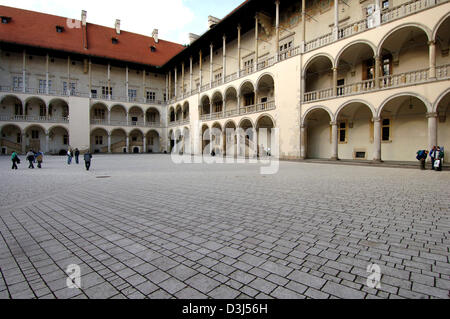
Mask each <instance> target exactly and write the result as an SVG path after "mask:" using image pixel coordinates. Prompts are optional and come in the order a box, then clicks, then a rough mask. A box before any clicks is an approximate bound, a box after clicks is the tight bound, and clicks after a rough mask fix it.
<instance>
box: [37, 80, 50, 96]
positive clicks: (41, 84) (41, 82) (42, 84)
mask: <svg viewBox="0 0 450 319" xmlns="http://www.w3.org/2000/svg"><path fill="white" fill-rule="evenodd" d="M46 84H47V80H39V93H40V94H45V93H47V88H46ZM51 88H52V80H48V89H49V90H50V89H51Z"/></svg>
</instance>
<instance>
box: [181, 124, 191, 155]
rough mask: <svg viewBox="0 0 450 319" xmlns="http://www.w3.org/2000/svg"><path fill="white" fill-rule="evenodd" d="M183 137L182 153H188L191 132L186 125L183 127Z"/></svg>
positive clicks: (189, 152) (189, 151) (189, 150)
mask: <svg viewBox="0 0 450 319" xmlns="http://www.w3.org/2000/svg"><path fill="white" fill-rule="evenodd" d="M183 139H184V144H183V153H184V154H188V155H190V154H192V146H191V132H190V131H189V129H188V128H187V127H185V128H184V129H183Z"/></svg>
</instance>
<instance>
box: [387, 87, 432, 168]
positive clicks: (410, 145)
mask: <svg viewBox="0 0 450 319" xmlns="http://www.w3.org/2000/svg"><path fill="white" fill-rule="evenodd" d="M426 113H427V107H426V105H425V104H424V102H423V101H422V100H420V99H418V98H417V97H415V96H410V95H406V96H399V97H396V98H393V99H391V100H390V101H389V102H387V103H386V104H385V105H384V107H383V109H382V111H381V125H382V129H381V131H382V133H381V135H382V136H381V141H382V144H381V158H382V160H384V161H415V159H416V153H417V151H418V150H426V149H427V148H428V121H427V118H426Z"/></svg>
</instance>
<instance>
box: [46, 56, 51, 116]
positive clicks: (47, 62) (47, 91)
mask: <svg viewBox="0 0 450 319" xmlns="http://www.w3.org/2000/svg"><path fill="white" fill-rule="evenodd" d="M49 60H50V56H49V54H48V53H47V56H46V59H45V94H47V95H48V94H49V93H50V86H49V80H50V73H49V66H50V63H49V62H50V61H49ZM47 116H48V111H47Z"/></svg>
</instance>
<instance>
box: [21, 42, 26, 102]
mask: <svg viewBox="0 0 450 319" xmlns="http://www.w3.org/2000/svg"><path fill="white" fill-rule="evenodd" d="M22 90H23V93H27V51H25V50H23V63H22Z"/></svg>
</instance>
